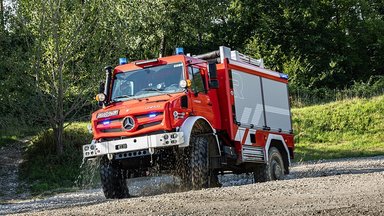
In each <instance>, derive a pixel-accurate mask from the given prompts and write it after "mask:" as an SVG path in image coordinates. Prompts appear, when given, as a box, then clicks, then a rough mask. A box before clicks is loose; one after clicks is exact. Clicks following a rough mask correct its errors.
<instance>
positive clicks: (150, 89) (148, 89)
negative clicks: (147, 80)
mask: <svg viewBox="0 0 384 216" xmlns="http://www.w3.org/2000/svg"><path fill="white" fill-rule="evenodd" d="M141 91H148V92H151V91H155V92H161V93H164V92H163V91H161V90H160V89H157V88H143V89H141ZM166 95H168V96H169V97H172V95H170V94H169V93H166Z"/></svg>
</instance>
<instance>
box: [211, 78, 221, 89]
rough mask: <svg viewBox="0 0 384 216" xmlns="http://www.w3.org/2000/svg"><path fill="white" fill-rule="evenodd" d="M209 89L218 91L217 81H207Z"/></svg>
mask: <svg viewBox="0 0 384 216" xmlns="http://www.w3.org/2000/svg"><path fill="white" fill-rule="evenodd" d="M209 88H211V89H218V88H219V80H210V81H209Z"/></svg>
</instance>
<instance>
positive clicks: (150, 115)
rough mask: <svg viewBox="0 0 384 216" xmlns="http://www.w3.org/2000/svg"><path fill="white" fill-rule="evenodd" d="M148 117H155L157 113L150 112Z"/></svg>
mask: <svg viewBox="0 0 384 216" xmlns="http://www.w3.org/2000/svg"><path fill="white" fill-rule="evenodd" d="M148 117H149V118H154V117H156V113H151V114H149V116H148Z"/></svg>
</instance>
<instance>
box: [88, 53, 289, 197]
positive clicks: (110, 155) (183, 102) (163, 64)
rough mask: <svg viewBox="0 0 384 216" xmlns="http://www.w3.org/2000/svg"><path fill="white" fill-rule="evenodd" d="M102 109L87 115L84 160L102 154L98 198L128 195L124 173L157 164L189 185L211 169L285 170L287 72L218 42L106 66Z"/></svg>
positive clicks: (269, 173) (210, 181)
mask: <svg viewBox="0 0 384 216" xmlns="http://www.w3.org/2000/svg"><path fill="white" fill-rule="evenodd" d="M106 74H107V76H106V77H107V78H106V81H105V87H104V91H103V92H102V93H100V94H98V95H97V99H98V101H99V102H100V103H101V105H102V108H101V109H99V110H97V111H96V112H94V113H93V114H92V120H91V125H92V131H93V140H92V142H91V144H88V145H84V146H83V154H84V157H85V158H96V157H100V158H101V160H100V161H101V164H100V174H101V182H102V186H103V191H104V194H105V196H106V197H107V198H124V197H128V196H129V190H128V187H127V184H126V179H127V178H135V177H143V176H147V175H149V174H150V173H151V172H153V171H154V170H156V171H157V172H158V171H160V172H172V171H174V172H173V173H176V174H177V175H179V176H180V178H181V182H182V184H183V185H184V186H185V187H187V188H190V189H201V188H206V187H212V186H217V185H219V183H218V179H217V175H218V174H225V173H235V174H239V173H253V174H254V178H255V181H259V182H260V181H267V180H277V179H281V178H282V177H283V175H284V174H286V173H288V172H289V165H290V160H291V159H292V158H293V150H294V142H293V132H292V126H291V112H290V105H289V97H288V88H287V83H288V77H287V75H286V74H283V73H279V72H275V71H271V70H268V69H265V68H264V67H263V62H262V60H256V59H252V58H249V57H248V56H245V55H243V54H241V53H239V52H237V51H231V50H230V49H229V48H227V47H224V46H222V47H220V49H219V50H218V51H214V52H210V53H207V54H203V55H198V56H190V55H184V53H183V52H182V51H180V50H177V53H176V55H173V56H167V57H162V58H157V59H152V60H142V61H134V62H130V63H126V62H122V63H121V64H120V65H118V66H117V67H115V68H114V69H113V70H112V68H111V67H107V68H106Z"/></svg>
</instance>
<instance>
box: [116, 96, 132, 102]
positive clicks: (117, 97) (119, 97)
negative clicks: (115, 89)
mask: <svg viewBox="0 0 384 216" xmlns="http://www.w3.org/2000/svg"><path fill="white" fill-rule="evenodd" d="M132 96H133V95H119V96H116V97H114V98H113V99H112V101H116V99H121V98H130V97H132Z"/></svg>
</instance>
